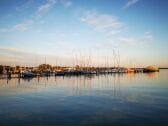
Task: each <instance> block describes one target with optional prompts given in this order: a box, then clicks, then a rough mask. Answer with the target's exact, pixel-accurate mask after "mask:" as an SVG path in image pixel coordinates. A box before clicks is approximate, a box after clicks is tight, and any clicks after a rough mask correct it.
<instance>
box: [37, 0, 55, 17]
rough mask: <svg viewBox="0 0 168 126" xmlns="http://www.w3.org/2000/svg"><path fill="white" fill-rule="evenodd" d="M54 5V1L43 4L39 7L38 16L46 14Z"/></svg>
mask: <svg viewBox="0 0 168 126" xmlns="http://www.w3.org/2000/svg"><path fill="white" fill-rule="evenodd" d="M54 4H56V0H47V2H46V3H45V4H42V5H40V6H39V7H38V10H37V14H38V16H41V14H43V13H45V12H47V11H48V10H49V9H50V8H51V7H52V6H53V5H54Z"/></svg>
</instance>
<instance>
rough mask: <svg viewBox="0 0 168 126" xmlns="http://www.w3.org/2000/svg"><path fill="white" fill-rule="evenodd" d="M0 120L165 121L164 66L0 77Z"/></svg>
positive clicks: (14, 124) (167, 74)
mask: <svg viewBox="0 0 168 126" xmlns="http://www.w3.org/2000/svg"><path fill="white" fill-rule="evenodd" d="M0 125H1V126H3V125H5V126H6V125H10V126H18V125H31V126H32V125H35V126H37V125H40V126H41V125H54V126H56V125H57V126H64V125H66V126H79V125H101V126H102V125H127V126H131V125H132V126H134V125H136V126H137V125H139V126H142V125H146V126H150V125H151V126H153V125H157V126H160V125H165V126H166V125H168V70H161V71H160V73H150V74H144V73H140V74H109V75H99V76H96V75H95V76H66V77H61V76H60V77H49V78H47V77H42V78H39V79H38V78H30V79H18V78H13V79H11V80H6V79H1V80H0Z"/></svg>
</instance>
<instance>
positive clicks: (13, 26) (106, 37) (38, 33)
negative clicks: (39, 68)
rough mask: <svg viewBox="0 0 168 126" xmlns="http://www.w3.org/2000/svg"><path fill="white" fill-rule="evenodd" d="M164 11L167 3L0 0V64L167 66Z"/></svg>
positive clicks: (167, 25)
mask: <svg viewBox="0 0 168 126" xmlns="http://www.w3.org/2000/svg"><path fill="white" fill-rule="evenodd" d="M167 12H168V1H167V0H162V1H160V0H12V1H11V0H0V59H1V60H0V64H9V65H28V66H34V65H37V64H40V63H44V57H46V59H47V63H50V64H52V65H55V64H57V65H75V64H80V63H81V62H82V61H83V62H84V61H85V63H86V62H91V64H92V65H102V66H103V65H105V64H106V63H105V59H108V64H110V65H114V64H115V62H116V60H117V59H116V57H117V58H118V59H119V58H120V65H121V66H128V67H133V66H147V65H157V66H162V67H168V58H167V55H168V38H167V35H168V23H167V22H168V16H167ZM114 52H115V55H114ZM116 55H118V56H116ZM81 57H82V58H81ZM89 57H92V61H90V60H89ZM114 59H115V60H114ZM81 60H82V61H81Z"/></svg>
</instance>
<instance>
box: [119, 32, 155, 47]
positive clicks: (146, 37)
mask: <svg viewBox="0 0 168 126" xmlns="http://www.w3.org/2000/svg"><path fill="white" fill-rule="evenodd" d="M152 38H153V36H152V34H151V33H149V32H145V33H144V35H143V36H142V37H137V38H133V37H121V38H119V41H120V42H121V43H123V44H128V45H139V44H145V43H148V42H150V41H151V40H152Z"/></svg>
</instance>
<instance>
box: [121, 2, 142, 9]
mask: <svg viewBox="0 0 168 126" xmlns="http://www.w3.org/2000/svg"><path fill="white" fill-rule="evenodd" d="M137 2H139V0H128V2H127V3H126V4H125V6H124V9H126V8H129V7H130V6H132V5H134V4H136V3H137Z"/></svg>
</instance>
